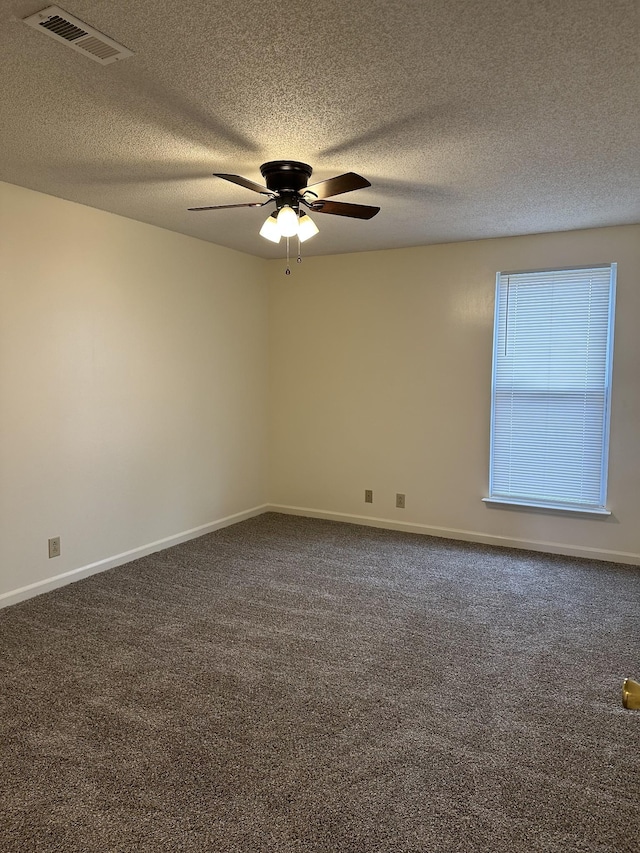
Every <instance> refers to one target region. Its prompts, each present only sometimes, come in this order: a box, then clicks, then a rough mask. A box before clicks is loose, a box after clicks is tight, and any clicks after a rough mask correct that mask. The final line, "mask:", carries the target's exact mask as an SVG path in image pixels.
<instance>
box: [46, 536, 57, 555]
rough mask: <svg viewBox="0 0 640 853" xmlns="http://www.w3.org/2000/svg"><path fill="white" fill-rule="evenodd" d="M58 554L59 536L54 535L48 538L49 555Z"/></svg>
mask: <svg viewBox="0 0 640 853" xmlns="http://www.w3.org/2000/svg"><path fill="white" fill-rule="evenodd" d="M59 556H60V537H59V536H54V537H53V539H49V557H59Z"/></svg>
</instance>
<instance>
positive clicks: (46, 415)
mask: <svg viewBox="0 0 640 853" xmlns="http://www.w3.org/2000/svg"><path fill="white" fill-rule="evenodd" d="M606 261H617V262H618V303H617V316H616V345H615V356H614V389H613V412H612V420H611V464H610V487H609V504H610V507H611V509H612V510H613V515H612V516H611V517H610V518H606V519H601V518H596V519H592V518H588V517H582V516H569V515H566V514H558V513H555V514H554V513H545V512H534V511H526V510H508V509H497V508H488V507H487V506H486V505H485V504H483V503H482V500H481V498H482V497H483V496H484V495H486V491H487V466H488V443H489V410H490V376H491V345H492V323H493V297H494V282H495V273H496V271H497V270H505V269H529V268H541V267H553V266H567V265H571V264H589V263H600V262H606ZM639 328H640V226H629V227H623V228H608V229H600V230H595V231H584V232H571V233H564V234H555V235H541V236H532V237H523V238H509V239H504V240H487V241H480V242H474V243H463V244H451V245H443V246H432V247H423V248H417V249H406V250H397V251H387V252H374V253H365V254H360V255H344V256H336V257H319V258H309V259H306V260H305V261H304V263H303V265H302V266H301V267H298V266H296V267H295V268H294V270H293V274H292V275H291V276H290V277H285V276H284V266H283V264H282V262H281V261H263V260H260V259H257V258H252V257H249V256H246V255H243V254H240V253H237V252H232V251H229V250H226V249H223V248H219V247H216V246H213V245H210V244H208V243H204V242H202V241H198V240H193V239H191V238H188V237H184V236H181V235H177V234H172V233H170V232H166V231H162V230H161V229H158V228H154V227H152V226H148V225H143V224H141V223H137V222H133V221H131V220H127V219H123V218H121V217H117V216H113V215H111V214H107V213H103V212H100V211H97V210H93V209H91V208H87V207H83V206H80V205H76V204H72V203H69V202H65V201H62V200H59V199H55V198H52V197H50V196H44V195H41V194H38V193H34V192H32V191H30V190H25V189H21V188H18V187H14V186H11V185H7V184H0V604H2V603H5V604H6V603H10V602H12V601H15V600H19V599H20V598H21V597H26V596H27V595H30V594H34V593H36V592H40V591H43V590H44V589H46V588H49V587H50V586H54V585H57V584H58V583H60V582H63V581H65V580H72V579H74V578H76V577H79V576H82V574H86V573H88V572H90V571H94V570H99V569H102V568H108V567H109V566H110V565H117V564H118V563H119V562H123V561H125V560H127V559H132V558H134V557H135V556H137V555H139V554H141V553H145V551H147V550H153V549H155V548H160V547H168V546H169V545H171V544H172V543H174V542H176V541H180V539H181V538H186V537H188V536H191V535H196V534H197V533H199V532H205V531H206V530H207V529H209V528H212V527H215V526H217V525H219V524H224V523H227V522H229V521H233V520H236V519H239V518H242V517H244V516H246V515H250V514H252V513H254V512H259V511H261V509H263V508H264V507H265V505H266V504H267V501H269V502H270V504H269V505H270V506H272V507H274V508H281V509H284V510H286V511H294V512H303V513H308V514H314V513H316V514H319V515H325V516H327V517H334V518H340V519H345V520H358V519H363V520H364V521H365V522H371V523H375V524H380V525H389V526H402V525H406V526H407V527H408V529H415V530H418V531H423V532H432V533H442V534H443V535H452V536H455V537H462V538H472V539H478V540H480V541H490V542H500V543H502V544H508V543H513V544H519V545H528V544H532V543H533V546H534V547H543V548H545V549H548V550H559V551H564V552H566V553H578V554H585V555H591V556H603V557H605V558H608V559H612V558H618V559H622V560H625V561H629V562H640V524H639V523H638V519H640V488H639V487H638V486H639V484H640V453H639V450H638V447H639V445H638V434H639V428H638V426H639V424H640V381H639V380H638V372H639V370H638V369H639V367H640V333H639V332H638V329H639ZM268 366H269V367H268ZM267 409H268V410H269V416H268V417H267ZM268 460H269V483H267V461H268ZM364 489H373V490H374V504H373V505H368V504H364V502H363V492H364ZM396 492H404V493H405V494H406V499H407V506H406V509H405V510H404V511H403V510H398V509H396V508H395V506H394V496H395V493H396ZM55 535H59V536H61V538H62V555H61V556H60V557H58V558H55V559H53V560H49V559H48V557H47V539H48V538H49V537H50V536H55ZM67 573H68V576H67V577H64V576H65V575H67Z"/></svg>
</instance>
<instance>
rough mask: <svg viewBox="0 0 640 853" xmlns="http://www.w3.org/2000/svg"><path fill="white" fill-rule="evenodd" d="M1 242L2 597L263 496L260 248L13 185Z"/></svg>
mask: <svg viewBox="0 0 640 853" xmlns="http://www.w3.org/2000/svg"><path fill="white" fill-rule="evenodd" d="M0 241H1V243H0V596H2V594H5V599H6V598H7V596H6V594H7V593H10V594H13V595H9V596H8V598H9V600H16V595H15V591H16V590H20V589H22V588H24V587H26V586H29V585H31V584H38V583H40V582H42V581H43V580H45V579H47V578H51V577H52V576H57V575H59V574H63V573H65V572H70V571H71V572H72V571H76V570H82V569H83V567H87V566H91V565H92V564H94V563H96V562H99V561H104V560H106V561H107V565H108V564H109V563H108V561H109V560H112V561H113V558H114V557H116V556H117V555H121V554H123V553H126V552H129V551H131V550H133V551H135V553H134V554H133V555H130V556H136V553H139V552H138V551H136V549H140V548H143V547H144V546H147V545H149V544H150V543H156V542H158V540H163V539H166V538H167V537H169V538H171V537H176V536H178V535H179V534H184V533H185V532H186V531H189V530H192V529H193V528H197V527H199V526H201V525H208V524H211V523H214V522H218V521H220V520H221V519H226V518H227V517H228V516H232V515H234V514H236V513H243V512H247V511H249V510H251V509H252V508H254V507H257V506H261V505H263V504H264V503H265V501H266V499H267V492H266V441H265V436H266V426H265V424H266V386H267V377H266V358H267V288H266V285H265V282H264V262H263V261H260V260H258V259H256V258H251V257H249V256H246V255H242V254H240V253H237V252H232V251H229V250H227V249H222V248H219V247H216V246H213V245H210V244H208V243H204V242H202V241H198V240H194V239H191V238H188V237H184V236H181V235H178V234H173V233H170V232H167V231H163V230H161V229H158V228H154V227H151V226H148V225H143V224H141V223H138V222H133V221H131V220H127V219H124V218H122V217H118V216H113V215H111V214H107V213H103V212H101V211H98V210H94V209H91V208H87V207H83V206H81V205H77V204H72V203H70V202H65V201H62V200H59V199H55V198H52V197H50V196H45V195H41V194H38V193H35V192H31V191H29V190H25V189H21V188H19V187H15V186H10V185H7V184H0ZM56 535H59V536H61V540H62V555H61V556H60V557H57V558H55V559H52V560H49V559H48V556H47V539H48V538H49V537H51V536H56ZM172 541H174V540H172ZM168 544H171V542H169V543H168ZM116 562H117V561H116ZM102 567H104V565H103V566H102ZM36 591H41V587H37V588H36ZM17 597H18V598H19V597H20V596H17Z"/></svg>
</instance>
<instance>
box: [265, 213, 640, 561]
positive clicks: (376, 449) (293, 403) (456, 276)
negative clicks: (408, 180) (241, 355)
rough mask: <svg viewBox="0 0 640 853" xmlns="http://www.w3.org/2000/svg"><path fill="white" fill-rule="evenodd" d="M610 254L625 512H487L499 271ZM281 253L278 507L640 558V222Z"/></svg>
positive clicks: (614, 447) (619, 493) (276, 328)
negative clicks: (401, 497)
mask: <svg viewBox="0 0 640 853" xmlns="http://www.w3.org/2000/svg"><path fill="white" fill-rule="evenodd" d="M609 261H616V262H617V263H618V288H617V312H616V331H615V355H614V371H613V375H614V380H613V381H614V385H613V407H612V417H611V445H610V447H611V453H610V476H609V501H608V503H609V506H610V508H611V509H612V511H613V515H612V516H611V517H609V518H600V517H587V516H577V515H569V514H568V513H553V512H541V511H527V510H524V509H502V508H495V507H491V508H490V507H488V506H487V505H486V504H484V503H483V502H482V500H481V499H482V497H484V496H486V494H487V488H488V454H489V421H490V385H491V355H492V336H493V305H494V288H495V274H496V272H497V271H499V270H519V269H539V268H545V267H556V266H570V265H574V264H575V265H580V264H582V265H585V264H591V263H602V262H609ZM268 263H269V268H270V353H271V357H270V365H271V387H270V412H271V415H270V500H271V502H272V503H273V504H275V505H279V506H282V507H284V508H290V509H293V510H294V511H303V512H309V511H317V513H318V514H319V515H326V516H327V517H337V518H339V517H346V518H351V519H354V518H357V517H360V516H362V517H364V518H365V519H366V518H377V519H382V522H380V521H379V522H377V523H385V522H386V523H389V524H390V525H391V524H394V525H397V524H402V523H408V524H410V525H416V527H415V529H416V530H423V531H427V532H429V531H430V532H434V533H442V534H443V535H453V536H456V537H461V538H473V539H478V540H480V541H489V542H499V543H502V544H508V543H514V544H520V545H523V544H531V543H534V544H535V543H538V547H544V548H545V549H549V550H560V551H564V552H566V553H576V554H585V555H591V556H603V557H605V558H608V559H615V558H617V559H622V560H625V561H630V562H638V561H640V443H639V434H640V378H639V376H640V226H628V227H621V228H605V229H598V230H593V231H582V232H565V233H561V234H551V235H536V236H530V237H522V238H520V237H517V238H506V239H501V240H484V241H477V242H470V243H458V244H449V245H440V246H431V247H422V248H415V249H403V250H396V251H386V252H371V253H365V254H360V255H357V254H353V255H343V256H332V257H317V258H309V259H306V260H305V261H304V262H303V265H302V267H300V268H295V269H294V270H293V274H292V275H291V276H290V277H286V276H284V275H283V265H282V263H281V262H279V261H270V262H268ZM365 489H373V490H374V504H373V505H368V504H365V503H364V502H363V499H364V490H365ZM396 492H404V493H405V494H406V509H404V510H399V509H396V508H395V493H396Z"/></svg>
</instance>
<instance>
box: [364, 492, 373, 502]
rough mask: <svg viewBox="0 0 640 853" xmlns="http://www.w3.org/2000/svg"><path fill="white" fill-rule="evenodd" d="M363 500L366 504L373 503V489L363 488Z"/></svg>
mask: <svg viewBox="0 0 640 853" xmlns="http://www.w3.org/2000/svg"><path fill="white" fill-rule="evenodd" d="M364 502H365V503H366V504H372V503H373V490H372V489H365V490H364Z"/></svg>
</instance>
